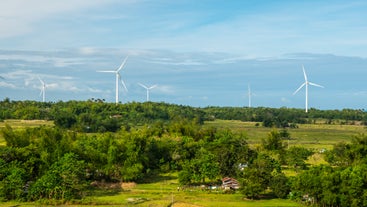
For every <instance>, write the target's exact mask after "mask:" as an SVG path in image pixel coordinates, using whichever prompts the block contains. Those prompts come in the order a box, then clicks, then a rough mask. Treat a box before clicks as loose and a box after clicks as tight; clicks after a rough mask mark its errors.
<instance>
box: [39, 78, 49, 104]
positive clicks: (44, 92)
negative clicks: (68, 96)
mask: <svg viewBox="0 0 367 207" xmlns="http://www.w3.org/2000/svg"><path fill="white" fill-rule="evenodd" d="M38 80H40V82H41V84H42V88H41V92H40V96H42V102H45V96H46V87H47V86H46V83H45V82H44V81H43V80H42V79H41V78H40V77H38Z"/></svg>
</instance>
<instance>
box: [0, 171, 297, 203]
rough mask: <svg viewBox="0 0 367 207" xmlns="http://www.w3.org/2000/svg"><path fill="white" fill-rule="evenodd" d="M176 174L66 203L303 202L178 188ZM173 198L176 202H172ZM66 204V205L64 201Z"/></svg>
mask: <svg viewBox="0 0 367 207" xmlns="http://www.w3.org/2000/svg"><path fill="white" fill-rule="evenodd" d="M176 176H177V174H166V175H161V176H159V177H158V178H154V179H153V181H152V182H150V183H144V184H136V185H134V186H133V187H128V188H126V189H122V190H121V189H120V190H98V191H95V192H93V195H90V196H87V197H86V198H85V199H84V200H83V201H82V202H83V205H82V204H80V205H76V204H69V205H67V206H98V207H103V206H110V207H111V206H137V207H143V206H152V207H167V206H173V207H201V206H205V207H222V206H223V207H226V206H233V207H240V206H245V207H255V206H256V207H257V206H260V207H261V206H269V207H270V206H289V207H296V206H302V205H300V204H299V203H296V202H294V201H290V200H284V199H264V200H244V199H243V196H242V195H241V194H239V193H234V194H223V193H221V192H219V191H212V192H208V191H202V190H200V189H199V188H192V189H190V190H184V191H182V190H181V191H179V190H177V187H178V186H179V184H178V181H177V177H176ZM172 201H173V205H171V204H172ZM0 206H4V207H5V206H6V207H9V206H40V204H39V203H16V202H9V203H7V202H5V203H2V204H0ZM65 206H66V205H65Z"/></svg>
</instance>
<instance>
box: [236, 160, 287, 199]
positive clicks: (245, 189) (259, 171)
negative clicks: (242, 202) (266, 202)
mask: <svg viewBox="0 0 367 207" xmlns="http://www.w3.org/2000/svg"><path fill="white" fill-rule="evenodd" d="M275 172H278V173H279V172H280V165H279V163H277V162H276V161H275V160H274V159H272V158H271V157H269V156H268V155H265V154H259V155H258V156H257V158H256V159H255V160H254V162H253V163H250V165H249V166H248V167H246V168H244V170H243V174H242V177H241V179H240V182H241V189H240V191H241V193H242V194H243V195H244V196H245V197H247V198H251V199H257V198H259V196H260V195H261V194H262V193H263V192H264V191H265V190H266V189H267V187H269V184H270V181H271V179H272V174H273V173H275Z"/></svg>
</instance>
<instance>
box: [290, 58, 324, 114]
mask: <svg viewBox="0 0 367 207" xmlns="http://www.w3.org/2000/svg"><path fill="white" fill-rule="evenodd" d="M302 69H303V76H304V77H305V82H304V83H303V84H302V85H301V86H300V87H299V88H298V89H297V90H296V91H295V92H294V93H293V95H295V94H296V93H297V92H298V91H299V90H301V88H302V87H303V86H305V88H306V104H305V107H306V109H305V111H306V113H307V112H308V85H312V86H316V87H320V88H324V86H321V85H319V84H316V83H312V82H309V81H308V79H307V75H306V71H305V67H304V66H303V65H302Z"/></svg>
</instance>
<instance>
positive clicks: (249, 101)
mask: <svg viewBox="0 0 367 207" xmlns="http://www.w3.org/2000/svg"><path fill="white" fill-rule="evenodd" d="M251 96H252V93H251V88H250V84H248V107H249V108H251Z"/></svg>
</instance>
